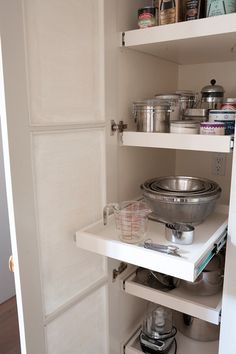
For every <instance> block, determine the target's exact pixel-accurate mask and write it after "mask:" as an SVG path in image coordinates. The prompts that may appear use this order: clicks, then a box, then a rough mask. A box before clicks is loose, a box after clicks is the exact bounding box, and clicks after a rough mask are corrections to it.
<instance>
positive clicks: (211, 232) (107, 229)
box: [76, 206, 227, 281]
mask: <svg viewBox="0 0 236 354" xmlns="http://www.w3.org/2000/svg"><path fill="white" fill-rule="evenodd" d="M226 234H227V207H225V206H221V207H220V206H219V207H218V208H217V209H216V211H215V212H214V213H212V214H211V215H210V216H209V217H208V218H207V220H205V221H204V222H203V223H202V224H200V225H198V226H197V227H196V229H195V241H194V243H193V244H192V245H187V246H185V245H181V246H180V247H179V253H180V255H181V257H176V256H172V255H167V254H164V253H159V252H156V251H153V250H150V249H146V248H144V247H143V244H142V243H141V244H140V245H133V244H128V243H125V242H122V241H120V239H119V231H118V230H116V227H115V221H114V217H113V216H111V217H110V218H109V222H108V225H106V226H104V225H103V221H102V220H101V221H99V222H97V223H95V224H93V225H91V226H88V227H86V228H84V229H82V230H80V231H77V232H76V245H77V247H79V248H82V249H85V250H87V251H91V252H94V253H98V254H100V255H103V256H107V257H110V258H114V259H118V260H120V261H123V262H127V263H130V264H133V265H137V266H140V267H144V268H148V269H152V270H155V271H157V272H161V273H165V274H168V275H172V276H174V277H177V278H180V279H184V280H189V281H194V280H195V279H196V278H197V276H198V275H199V274H200V273H201V271H202V269H204V267H205V266H206V264H207V263H208V262H209V261H210V259H211V258H212V256H213V254H214V251H215V245H216V244H217V243H218V242H221V241H223V240H225V238H226ZM146 238H147V239H152V241H153V242H154V243H158V244H163V245H167V244H169V242H168V241H167V240H166V239H165V236H164V225H162V224H159V223H156V222H154V221H149V227H148V233H147V236H146Z"/></svg>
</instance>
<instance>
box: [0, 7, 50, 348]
mask: <svg viewBox="0 0 236 354" xmlns="http://www.w3.org/2000/svg"><path fill="white" fill-rule="evenodd" d="M0 37H1V53H0V116H1V129H2V140H3V154H4V165H5V178H6V190H7V202H8V212H9V223H10V234H11V246H12V253H13V258H14V264H15V273H14V278H15V287H16V296H17V309H18V320H19V328H20V340H21V353H22V354H31V353H34V354H45V336H44V328H43V308H42V298H41V282H40V273H39V259H38V248H37V239H36V235H37V227H36V217H35V209H34V206H35V204H34V203H35V200H34V192H33V178H32V161H31V152H30V143H31V142H30V135H29V132H28V122H29V116H28V97H27V91H26V73H25V48H24V37H23V23H22V13H21V1H20V0H12V1H4V0H1V1H0Z"/></svg>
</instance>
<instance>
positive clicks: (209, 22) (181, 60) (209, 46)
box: [121, 13, 236, 64]
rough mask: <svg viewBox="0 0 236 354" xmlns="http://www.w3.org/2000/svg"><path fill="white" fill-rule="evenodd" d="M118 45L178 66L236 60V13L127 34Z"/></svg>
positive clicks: (133, 31) (125, 33) (138, 30)
mask: <svg viewBox="0 0 236 354" xmlns="http://www.w3.org/2000/svg"><path fill="white" fill-rule="evenodd" d="M121 46H123V47H126V48H131V49H135V50H137V51H140V52H144V53H148V54H152V55H155V56H157V57H159V58H161V59H165V60H168V61H172V62H175V63H177V64H196V63H205V62H223V61H234V60H236V13H233V14H228V15H222V16H217V17H208V18H204V19H199V20H193V21H186V22H179V23H174V24H169V25H164V26H155V27H150V28H145V29H137V30H132V31H127V32H124V33H123V34H122V38H121Z"/></svg>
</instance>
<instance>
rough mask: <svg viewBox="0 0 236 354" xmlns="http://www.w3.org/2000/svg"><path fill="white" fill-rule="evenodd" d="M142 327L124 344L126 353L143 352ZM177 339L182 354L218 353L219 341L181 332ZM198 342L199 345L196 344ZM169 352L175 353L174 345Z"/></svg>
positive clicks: (170, 353)
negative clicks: (140, 338)
mask: <svg viewBox="0 0 236 354" xmlns="http://www.w3.org/2000/svg"><path fill="white" fill-rule="evenodd" d="M139 334H140V328H139V329H138V330H137V331H136V332H135V334H134V335H133V336H132V338H131V339H130V340H129V341H128V343H127V344H126V345H125V346H124V350H123V353H124V354H143V351H142V349H141V346H140V343H139ZM176 341H177V345H178V351H177V353H180V354H189V353H191V354H199V353H201V354H217V353H218V346H219V342H218V341H214V342H199V341H195V340H192V339H190V338H188V337H186V336H184V335H182V334H181V333H179V332H178V333H177V336H176ZM196 344H197V345H196ZM169 354H174V346H172V348H171V349H170V351H169Z"/></svg>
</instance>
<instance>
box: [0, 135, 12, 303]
mask: <svg viewBox="0 0 236 354" xmlns="http://www.w3.org/2000/svg"><path fill="white" fill-rule="evenodd" d="M10 255H11V243H10V231H9V223H8V212H7V201H6V189H5V177H4V165H3V153H2V137H1V131H0V304H1V303H3V302H4V301H6V300H7V299H9V298H10V297H12V296H13V295H15V286H14V275H13V273H10V272H9V270H8V259H9V257H10Z"/></svg>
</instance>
